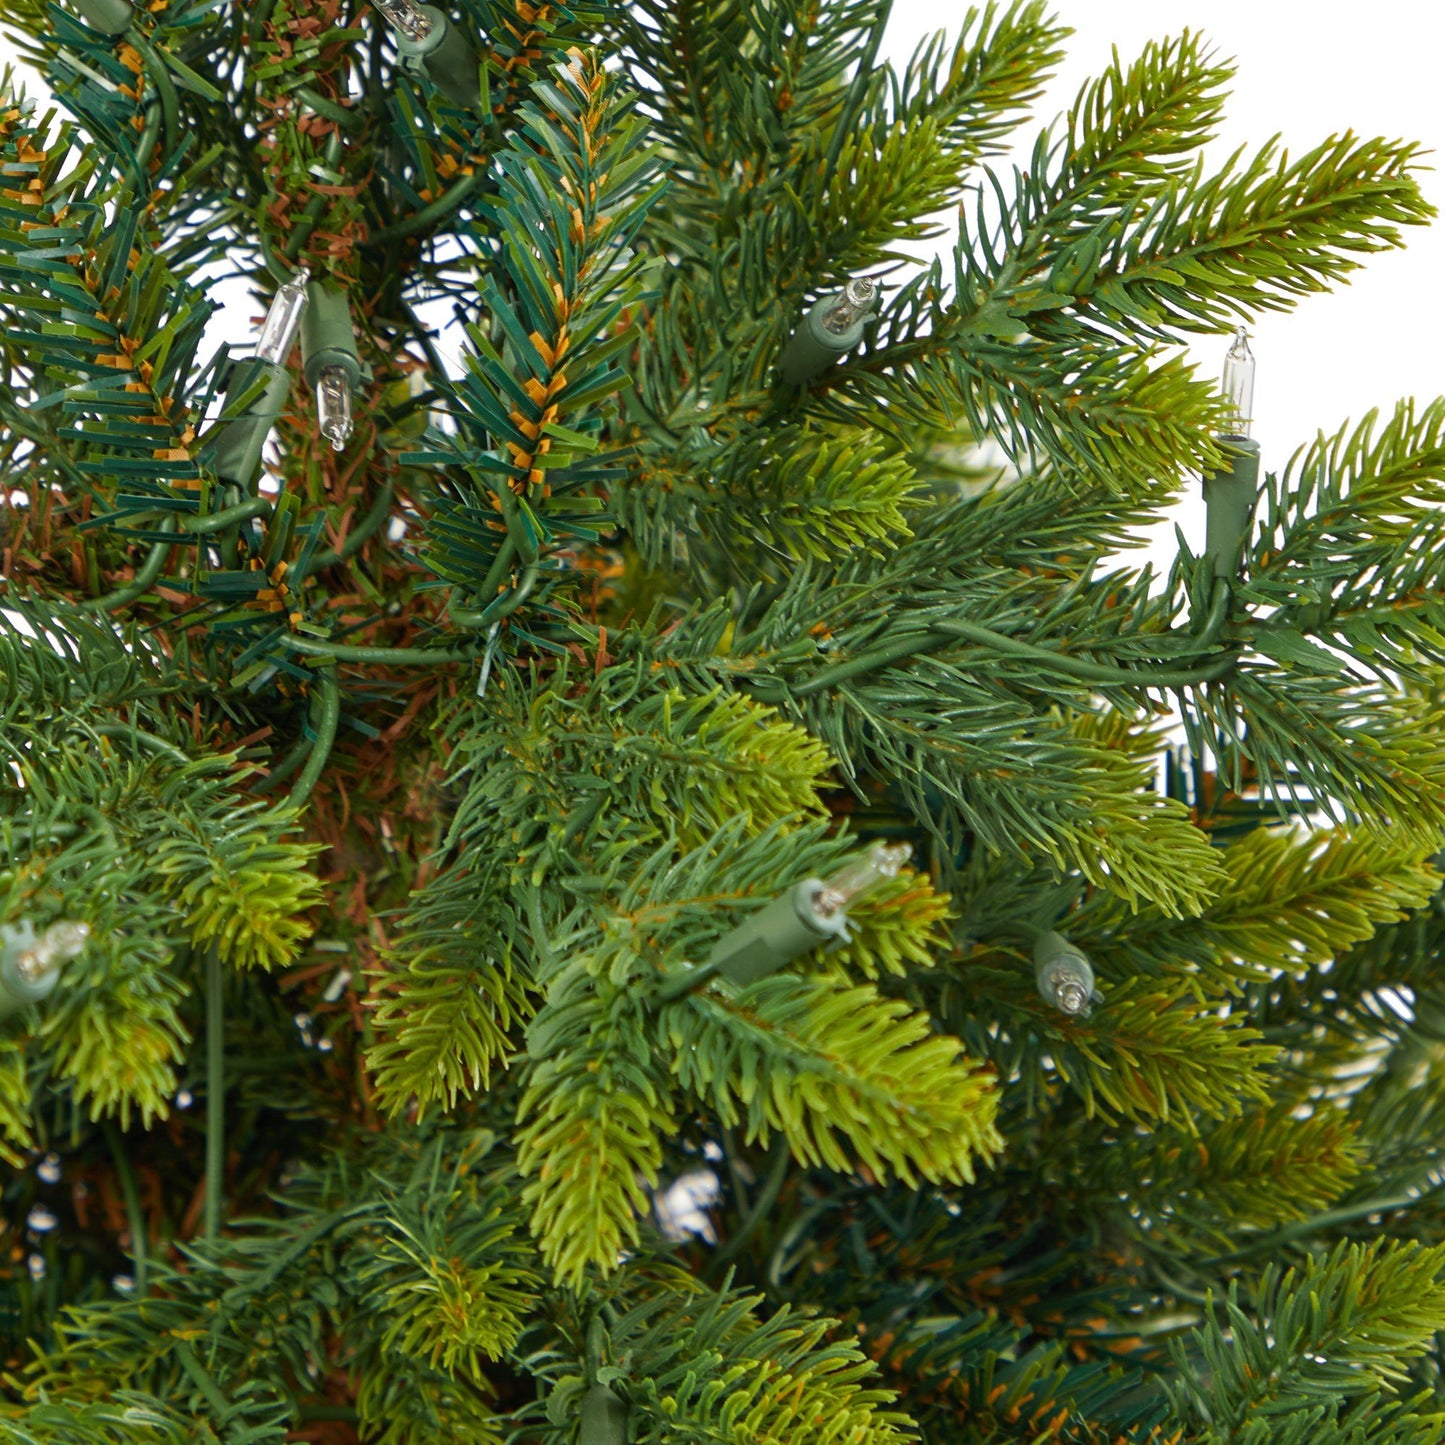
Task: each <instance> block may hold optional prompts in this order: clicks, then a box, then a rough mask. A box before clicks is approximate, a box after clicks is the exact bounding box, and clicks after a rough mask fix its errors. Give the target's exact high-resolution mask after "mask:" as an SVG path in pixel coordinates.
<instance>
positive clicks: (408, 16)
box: [371, 0, 432, 40]
mask: <svg viewBox="0 0 1445 1445" xmlns="http://www.w3.org/2000/svg"><path fill="white" fill-rule="evenodd" d="M371 3H372V6H373V7H374V8H375V10H376V12H377V13H378V14H379V15H380V16H381V18H382V19H383V20H385V21H386V23H387V24H388V25H390V26H391V28H392V29H393V30H395V31H396V32H397V34H398V35H404V36H406V38H407V39H408V40H425V39H426V38H427V36H428V35H430V34H431V32H432V18H431V16H430V15H428V14H427V13H426V11H425V10H423V9H422V8H421V6H420V5H417V4H415V3H414V0H371Z"/></svg>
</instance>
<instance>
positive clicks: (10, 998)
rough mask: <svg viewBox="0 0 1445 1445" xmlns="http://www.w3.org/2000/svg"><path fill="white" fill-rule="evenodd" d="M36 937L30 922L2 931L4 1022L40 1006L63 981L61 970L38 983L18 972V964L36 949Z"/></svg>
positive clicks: (0, 981) (0, 962) (0, 979)
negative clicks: (16, 963)
mask: <svg viewBox="0 0 1445 1445" xmlns="http://www.w3.org/2000/svg"><path fill="white" fill-rule="evenodd" d="M36 941H37V939H36V933H35V929H34V927H33V926H32V925H31V923H30V921H29V919H25V918H22V919H21V920H20V922H19V923H15V924H8V925H6V926H4V927H0V1019H7V1018H9V1017H10V1015H11V1014H15V1013H19V1012H20V1010H21V1009H23V1008H26V1007H28V1006H29V1005H30V1004H33V1003H39V1002H40V1000H41V999H43V998H45V997H46V996H47V995H49V994H50V992H51V991H52V990H53V989H54V987H55V985H56V984H57V983H58V982H59V981H60V970H59V969H58V968H55V969H52V970H51V971H50V972H49V973H46V974H42V975H41V976H40V977H39V978H38V979H34V980H31V979H27V978H25V977H23V976H22V975H21V974H20V973H18V972H17V971H16V968H15V960H16V959H17V958H18V957H19V956H20V955H21V954H22V953H23V952H24V951H25V950H26V949H27V948H31V947H33V946H34V945H35V943H36Z"/></svg>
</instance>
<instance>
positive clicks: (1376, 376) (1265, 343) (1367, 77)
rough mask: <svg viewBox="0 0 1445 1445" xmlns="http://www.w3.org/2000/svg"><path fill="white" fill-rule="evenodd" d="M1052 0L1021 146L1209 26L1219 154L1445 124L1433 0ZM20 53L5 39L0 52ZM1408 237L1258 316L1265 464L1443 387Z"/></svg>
mask: <svg viewBox="0 0 1445 1445" xmlns="http://www.w3.org/2000/svg"><path fill="white" fill-rule="evenodd" d="M964 10H965V7H964V6H962V5H958V4H939V3H936V0H927V3H919V0H896V3H895V5H894V14H893V18H892V20H891V21H890V24H889V27H888V31H887V34H886V37H885V41H884V46H883V51H882V55H883V58H885V59H887V60H890V61H892V62H893V63H894V65H895V66H896V67H897V68H899V69H901V68H902V67H903V66H904V65H905V64H906V62H907V59H908V57H909V55H910V54H911V53H912V51H913V50H914V48H915V46H916V45H917V44H918V42H919V40H920V39H922V38H923V37H924V36H925V35H926V34H928V33H930V32H932V31H934V30H939V29H942V30H944V31H946V32H948V33H949V35H950V37H952V35H953V34H954V33H955V32H956V31H957V29H958V26H959V24H960V23H961V21H962V18H963V14H964ZM1054 10H1055V13H1056V14H1057V15H1058V16H1059V18H1060V19H1061V20H1062V21H1063V22H1064V23H1066V24H1068V25H1071V26H1072V27H1073V28H1074V31H1075V34H1074V35H1073V37H1072V38H1071V39H1070V40H1069V41H1068V42H1067V50H1068V55H1067V59H1066V61H1065V63H1064V65H1063V67H1062V69H1061V71H1060V72H1059V74H1058V75H1057V76H1056V77H1055V79H1054V80H1053V81H1052V82H1051V84H1050V86H1049V88H1048V91H1047V93H1046V95H1045V97H1044V99H1043V100H1041V101H1040V102H1039V103H1038V104H1037V106H1036V107H1035V118H1034V119H1032V120H1029V121H1026V122H1025V124H1024V125H1023V126H1022V127H1021V128H1020V131H1019V132H1018V136H1019V142H1020V150H1021V151H1023V152H1026V151H1027V149H1028V146H1029V144H1030V143H1031V141H1032V138H1033V136H1034V134H1035V132H1036V130H1037V128H1038V126H1039V124H1040V123H1041V122H1042V121H1043V120H1045V119H1047V118H1050V117H1052V116H1053V115H1054V114H1055V113H1057V112H1058V111H1060V110H1062V109H1064V108H1065V107H1066V106H1067V105H1068V103H1069V102H1070V101H1071V100H1072V98H1073V96H1074V95H1075V94H1076V92H1077V91H1078V89H1079V87H1080V86H1081V85H1082V84H1083V83H1084V82H1085V81H1086V80H1087V79H1088V78H1089V77H1090V76H1092V75H1094V74H1096V73H1097V72H1098V71H1099V70H1100V69H1101V68H1102V67H1103V66H1104V65H1105V64H1107V63H1108V60H1109V55H1110V48H1111V46H1117V47H1118V49H1119V51H1120V54H1121V57H1122V58H1123V59H1125V60H1126V61H1127V60H1128V59H1129V58H1131V57H1132V56H1133V55H1134V54H1136V53H1137V52H1138V50H1139V48H1140V47H1141V46H1142V45H1143V44H1144V42H1145V41H1146V40H1149V39H1151V38H1160V37H1163V36H1166V35H1171V34H1177V33H1178V32H1179V31H1181V30H1184V29H1186V28H1192V29H1196V30H1201V31H1203V33H1204V35H1205V36H1206V37H1207V38H1208V40H1209V41H1210V42H1211V43H1212V44H1213V45H1214V47H1215V48H1216V50H1217V51H1218V53H1219V54H1220V55H1221V56H1222V57H1233V58H1234V59H1236V60H1237V62H1238V74H1237V76H1236V79H1235V82H1234V86H1233V97H1232V99H1231V101H1230V102H1229V106H1228V111H1227V119H1226V126H1225V129H1224V131H1223V133H1222V135H1221V137H1220V140H1219V141H1218V142H1217V143H1216V144H1215V146H1214V148H1213V149H1214V153H1215V155H1216V156H1217V158H1218V159H1221V160H1222V159H1223V157H1224V156H1225V155H1227V154H1228V152H1229V151H1231V150H1232V149H1234V148H1235V147H1236V146H1238V145H1241V144H1244V145H1249V146H1251V147H1253V146H1256V145H1258V144H1260V143H1262V142H1263V141H1265V140H1266V139H1268V138H1269V137H1270V136H1272V135H1274V134H1275V133H1280V134H1281V135H1282V136H1283V139H1284V141H1285V143H1286V145H1288V146H1289V148H1290V149H1291V151H1292V152H1294V153H1298V152H1302V151H1304V150H1306V149H1308V148H1310V147H1311V146H1313V145H1315V144H1317V143H1318V142H1319V141H1322V140H1323V139H1325V138H1326V137H1327V136H1329V135H1331V134H1334V133H1336V132H1339V131H1343V130H1346V129H1353V130H1354V131H1356V132H1357V133H1358V134H1361V135H1383V136H1387V137H1390V138H1397V137H1399V138H1406V139H1410V140H1415V141H1419V142H1421V143H1423V144H1424V145H1425V146H1427V147H1434V146H1437V145H1438V144H1439V143H1440V141H1441V139H1442V136H1445V86H1442V82H1441V78H1440V76H1441V69H1442V64H1445V7H1441V6H1438V5H1435V4H1427V3H1424V0H1416V3H1411V0H1375V3H1373V4H1370V5H1363V6H1361V5H1351V6H1348V7H1346V6H1345V5H1342V4H1338V3H1318V0H1316V3H1308V4H1306V3H1299V0H1150V3H1142V0H1058V3H1057V4H1056V5H1055V7H1054ZM12 57H13V50H12V48H11V47H10V45H9V43H8V42H6V41H5V40H4V39H3V37H0V58H3V59H10V58H12ZM27 86H28V87H33V89H32V93H34V94H37V95H43V94H44V88H43V86H42V85H41V84H40V82H39V81H38V79H35V78H33V77H27ZM1434 159H1435V158H1433V157H1431V158H1429V163H1431V164H1433V163H1434ZM1422 180H1423V184H1424V187H1425V190H1426V193H1427V195H1428V196H1429V197H1430V199H1431V200H1432V201H1433V202H1434V203H1435V204H1436V205H1437V206H1442V207H1445V178H1442V176H1441V175H1440V174H1439V173H1438V172H1434V171H1432V172H1428V173H1427V174H1425V175H1424V176H1423V177H1422ZM1407 236H1408V243H1409V246H1408V250H1405V251H1395V252H1386V253H1384V254H1381V255H1377V256H1374V257H1371V258H1368V259H1367V260H1366V263H1365V266H1364V268H1363V269H1362V270H1360V271H1357V272H1356V273H1355V279H1354V280H1353V282H1352V283H1350V284H1349V285H1346V286H1343V287H1341V288H1340V289H1339V290H1337V291H1335V292H1333V293H1326V294H1324V295H1319V296H1312V297H1308V298H1306V299H1305V300H1304V301H1302V302H1300V303H1299V305H1298V306H1297V308H1296V309H1295V310H1293V311H1291V312H1286V313H1283V314H1265V315H1264V316H1262V317H1261V318H1260V319H1259V320H1258V321H1257V322H1256V323H1255V324H1254V326H1253V327H1252V330H1253V333H1254V338H1255V339H1254V350H1255V354H1256V356H1257V357H1258V360H1259V382H1258V387H1257V390H1256V394H1255V428H1254V430H1255V435H1256V436H1257V437H1258V438H1259V439H1260V442H1261V444H1262V447H1263V450H1264V458H1265V465H1266V467H1268V468H1270V469H1278V468H1279V467H1281V466H1282V465H1283V463H1284V461H1285V460H1286V459H1287V457H1288V455H1289V454H1290V452H1292V451H1293V450H1294V449H1295V447H1297V446H1299V445H1301V444H1303V443H1305V442H1308V441H1309V440H1310V439H1312V438H1313V436H1314V435H1315V433H1316V431H1317V430H1320V429H1324V430H1326V431H1333V430H1334V429H1335V428H1336V427H1338V426H1339V425H1340V424H1341V423H1342V422H1344V421H1345V420H1347V419H1349V418H1351V417H1358V416H1360V415H1362V414H1363V413H1364V412H1365V411H1367V410H1369V409H1370V408H1371V407H1376V406H1378V407H1381V408H1388V407H1390V406H1391V405H1392V404H1393V403H1394V401H1395V400H1396V399H1397V398H1398V397H1402V396H1407V395H1412V394H1413V395H1415V396H1417V397H1419V398H1420V400H1421V401H1426V400H1429V399H1431V398H1433V397H1434V396H1435V395H1436V394H1437V393H1438V392H1441V391H1445V383H1442V364H1441V359H1440V357H1441V340H1440V332H1441V323H1442V321H1445V305H1442V301H1441V297H1442V294H1445V224H1439V223H1437V224H1436V225H1435V226H1433V227H1429V228H1423V227H1421V228H1412V229H1411V230H1410V231H1409V232H1408V233H1407ZM936 244H937V245H938V246H940V247H946V246H948V245H949V244H950V242H949V239H948V238H947V237H943V238H940V240H939V241H938V242H937V243H936ZM925 249H927V248H925ZM238 293H239V294H238ZM232 294H233V295H234V296H235V301H234V302H233V304H231V305H229V306H228V307H227V309H226V311H225V312H224V313H223V314H222V315H221V316H219V317H217V318H215V320H214V321H213V326H212V332H211V335H212V337H213V339H214V340H216V341H219V340H221V339H223V338H225V339H229V340H231V341H232V342H233V343H234V344H237V345H244V344H245V342H246V340H247V338H248V336H249V335H250V324H249V321H248V317H249V316H250V315H251V313H252V312H253V311H254V310H255V309H256V308H255V307H254V305H253V304H251V303H249V302H248V301H247V299H246V296H245V292H244V288H237V292H233V293H232ZM447 349H448V350H452V348H447ZM1225 349H1226V342H1225V340H1224V339H1223V338H1219V339H1215V338H1201V339H1199V340H1198V341H1196V342H1195V343H1194V344H1193V345H1192V347H1191V354H1192V355H1193V357H1194V358H1195V359H1197V360H1198V361H1199V362H1200V364H1201V366H1202V367H1203V368H1204V369H1205V370H1206V371H1207V372H1208V374H1210V375H1211V376H1213V375H1216V374H1217V372H1218V369H1219V365H1220V362H1221V360H1222V357H1223V354H1224V351H1225ZM203 354H205V353H204V352H203ZM1201 511H1202V509H1201V508H1199V506H1198V503H1197V499H1196V498H1186V499H1185V501H1184V503H1183V504H1182V506H1181V509H1180V512H1179V517H1180V520H1181V522H1182V523H1183V525H1185V527H1186V529H1187V530H1188V531H1189V533H1190V535H1191V536H1194V535H1196V533H1197V532H1198V530H1199V528H1200V527H1201V526H1202V521H1201V515H1200V514H1201ZM1171 551H1172V542H1170V541H1169V540H1168V538H1167V537H1164V536H1161V537H1160V538H1159V539H1158V543H1157V546H1156V547H1155V548H1152V549H1151V553H1153V554H1154V555H1157V556H1158V558H1159V560H1160V561H1161V562H1163V563H1166V564H1167V559H1168V555H1169V553H1170V552H1171Z"/></svg>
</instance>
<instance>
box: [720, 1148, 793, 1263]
mask: <svg viewBox="0 0 1445 1445" xmlns="http://www.w3.org/2000/svg"><path fill="white" fill-rule="evenodd" d="M789 1157H790V1156H789V1154H788V1144H787V1140H786V1139H784V1138H782V1136H781V1135H780V1136H779V1137H778V1138H776V1139H775V1140H774V1141H773V1163H772V1167H771V1168H770V1169H769V1170H768V1177H767V1178H766V1179H765V1180H763V1187H762V1191H761V1192H760V1193H759V1195H758V1197H757V1199H756V1200H755V1201H754V1202H753V1207H752V1208H751V1209H750V1210H749V1211H748V1215H747V1218H746V1219H744V1220H743V1222H742V1224H741V1225H740V1226H739V1227H738V1232H737V1233H736V1234H734V1235H732V1236H731V1237H730V1238H729V1239H728V1241H727V1242H726V1243H725V1244H724V1245H723V1246H722V1248H721V1249H719V1250H717V1251H716V1252H715V1253H714V1254H713V1257H712V1262H713V1264H714V1265H719V1264H726V1263H727V1262H728V1260H730V1259H733V1258H735V1257H736V1256H737V1255H738V1254H739V1253H741V1251H742V1248H743V1246H744V1245H745V1244H747V1242H748V1240H750V1239H751V1238H752V1237H753V1235H755V1234H756V1233H757V1232H758V1226H759V1225H760V1224H761V1223H762V1222H763V1220H764V1219H765V1218H766V1217H767V1214H768V1211H769V1210H771V1209H772V1207H773V1205H774V1204H775V1203H777V1199H778V1195H779V1193H780V1192H781V1191H782V1188H783V1180H785V1179H786V1178H787V1177H788V1159H789Z"/></svg>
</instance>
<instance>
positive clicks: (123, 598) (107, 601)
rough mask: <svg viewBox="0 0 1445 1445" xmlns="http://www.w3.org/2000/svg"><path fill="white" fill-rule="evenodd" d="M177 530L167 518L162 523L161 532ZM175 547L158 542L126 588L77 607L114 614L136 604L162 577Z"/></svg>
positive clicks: (83, 602)
mask: <svg viewBox="0 0 1445 1445" xmlns="http://www.w3.org/2000/svg"><path fill="white" fill-rule="evenodd" d="M174 530H175V521H174V519H173V518H171V517H166V518H165V519H164V520H162V522H161V531H163V532H172V531H174ZM172 546H174V543H172V542H157V543H156V544H155V545H154V546H153V547H152V548H151V550H150V552H149V554H148V555H147V556H146V559H145V561H144V562H142V563H141V564H140V566H139V567H138V568H137V569H136V574H135V576H134V577H133V578H132V579H131V580H130V581H129V582H127V583H126V584H125V586H124V587H117V588H116V589H115V591H114V592H107V593H106V594H105V595H104V596H102V597H86V598H83V599H82V600H81V601H80V602H79V603H77V604H76V605H77V606H79V607H82V608H84V609H85V611H87V612H113V611H114V610H115V609H116V608H117V607H124V606H125V605H126V603H127V602H134V601H135V599H136V598H137V597H139V596H140V595H141V594H142V593H143V592H148V591H149V590H150V588H151V585H152V584H153V583H154V582H155V580H156V578H157V577H159V576H160V575H161V568H162V567H163V566H164V565H165V560H166V553H167V552H169V551H170V549H171V547H172Z"/></svg>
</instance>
